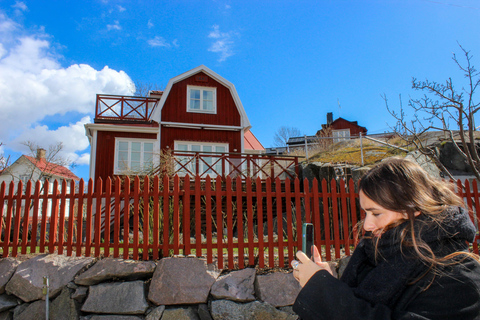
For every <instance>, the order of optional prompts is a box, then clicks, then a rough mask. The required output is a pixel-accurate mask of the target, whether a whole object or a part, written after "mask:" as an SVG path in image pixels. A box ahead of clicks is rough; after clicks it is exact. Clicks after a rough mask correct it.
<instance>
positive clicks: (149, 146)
mask: <svg viewBox="0 0 480 320" xmlns="http://www.w3.org/2000/svg"><path fill="white" fill-rule="evenodd" d="M143 151H145V152H148V151H153V143H145V144H144V145H143Z"/></svg>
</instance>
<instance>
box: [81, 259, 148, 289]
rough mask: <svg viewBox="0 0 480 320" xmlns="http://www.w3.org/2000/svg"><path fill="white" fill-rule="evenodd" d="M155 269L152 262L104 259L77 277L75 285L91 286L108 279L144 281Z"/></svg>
mask: <svg viewBox="0 0 480 320" xmlns="http://www.w3.org/2000/svg"><path fill="white" fill-rule="evenodd" d="M155 267H156V264H155V262H153V261H133V260H123V259H114V258H106V259H102V260H99V261H97V262H96V263H95V264H94V265H93V266H92V267H91V268H89V269H88V270H86V271H85V272H83V273H82V274H80V275H78V276H77V278H76V279H75V283H76V284H78V285H82V286H91V285H94V284H98V283H100V282H104V281H106V280H110V279H122V280H129V281H132V280H139V279H142V280H144V279H147V278H150V277H151V276H152V275H153V272H154V271H155Z"/></svg>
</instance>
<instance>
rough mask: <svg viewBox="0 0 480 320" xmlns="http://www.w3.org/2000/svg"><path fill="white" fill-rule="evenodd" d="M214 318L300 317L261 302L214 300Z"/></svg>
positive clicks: (291, 319)
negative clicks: (243, 302) (242, 302)
mask: <svg viewBox="0 0 480 320" xmlns="http://www.w3.org/2000/svg"><path fill="white" fill-rule="evenodd" d="M212 318H213V319H214V320H227V319H228V320H229V319H238V320H243V319H245V320H250V319H253V320H280V319H285V320H294V319H298V316H297V315H292V314H289V313H288V312H284V311H280V310H277V309H275V308H274V307H273V306H272V305H270V304H268V303H265V302H260V301H253V302H249V303H245V304H241V303H236V302H233V301H229V300H214V301H212ZM162 320H163V319H162Z"/></svg>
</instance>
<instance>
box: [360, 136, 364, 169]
mask: <svg viewBox="0 0 480 320" xmlns="http://www.w3.org/2000/svg"><path fill="white" fill-rule="evenodd" d="M360 155H361V156H362V167H363V166H364V163H363V139H362V132H360Z"/></svg>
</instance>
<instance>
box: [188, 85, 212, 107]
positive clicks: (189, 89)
mask: <svg viewBox="0 0 480 320" xmlns="http://www.w3.org/2000/svg"><path fill="white" fill-rule="evenodd" d="M191 90H200V109H193V108H190V91H191ZM204 91H209V92H212V94H213V110H204V109H203V92H204ZM187 112H195V113H211V114H217V88H215V87H199V86H187Z"/></svg>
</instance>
